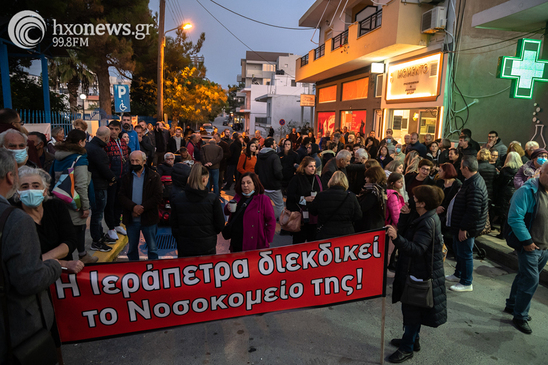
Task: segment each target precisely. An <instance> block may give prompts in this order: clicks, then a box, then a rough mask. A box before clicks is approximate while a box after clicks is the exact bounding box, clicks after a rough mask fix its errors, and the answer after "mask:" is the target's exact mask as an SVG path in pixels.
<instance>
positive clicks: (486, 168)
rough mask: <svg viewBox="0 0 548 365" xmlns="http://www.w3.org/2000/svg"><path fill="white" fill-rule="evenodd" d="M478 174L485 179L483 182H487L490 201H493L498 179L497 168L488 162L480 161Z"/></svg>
mask: <svg viewBox="0 0 548 365" xmlns="http://www.w3.org/2000/svg"><path fill="white" fill-rule="evenodd" d="M478 174H480V175H481V177H483V181H485V187H486V188H487V195H488V196H489V200H490V201H493V186H494V182H495V179H496V177H497V169H496V167H495V166H494V165H491V164H490V163H489V162H488V161H478Z"/></svg>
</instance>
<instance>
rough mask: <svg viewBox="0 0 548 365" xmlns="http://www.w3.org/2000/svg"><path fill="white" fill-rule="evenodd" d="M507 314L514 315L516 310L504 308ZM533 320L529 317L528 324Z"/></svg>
mask: <svg viewBox="0 0 548 365" xmlns="http://www.w3.org/2000/svg"><path fill="white" fill-rule="evenodd" d="M503 312H505V313H508V314H512V315H513V314H514V310H513V309H512V308H510V307H504V311H503ZM532 320H533V318H531V316H527V322H531V321H532Z"/></svg>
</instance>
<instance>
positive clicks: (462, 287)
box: [449, 283, 474, 291]
mask: <svg viewBox="0 0 548 365" xmlns="http://www.w3.org/2000/svg"><path fill="white" fill-rule="evenodd" d="M449 289H451V290H452V291H472V290H474V287H473V286H472V284H470V285H462V284H461V283H458V284H455V285H453V286H452V287H450V288H449Z"/></svg>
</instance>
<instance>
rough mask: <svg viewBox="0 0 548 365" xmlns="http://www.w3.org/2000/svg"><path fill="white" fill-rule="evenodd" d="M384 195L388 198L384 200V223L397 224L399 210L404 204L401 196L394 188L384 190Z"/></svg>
mask: <svg viewBox="0 0 548 365" xmlns="http://www.w3.org/2000/svg"><path fill="white" fill-rule="evenodd" d="M386 195H388V199H387V200H386V225H389V224H391V225H393V226H397V225H398V220H399V219H400V210H401V208H402V207H403V205H404V204H405V201H404V200H403V196H401V195H400V194H398V192H397V191H396V190H392V189H388V190H386Z"/></svg>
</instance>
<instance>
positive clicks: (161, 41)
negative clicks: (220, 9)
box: [156, 0, 192, 121]
mask: <svg viewBox="0 0 548 365" xmlns="http://www.w3.org/2000/svg"><path fill="white" fill-rule="evenodd" d="M165 13H166V0H160V21H159V23H158V99H157V100H158V102H157V116H156V120H157V121H163V120H164V47H165V37H166V33H167V32H171V31H172V30H176V29H179V28H181V27H176V28H173V29H170V30H168V31H165V32H164V19H165ZM190 28H192V24H190V23H186V24H184V25H183V26H182V29H185V30H186V29H190Z"/></svg>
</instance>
